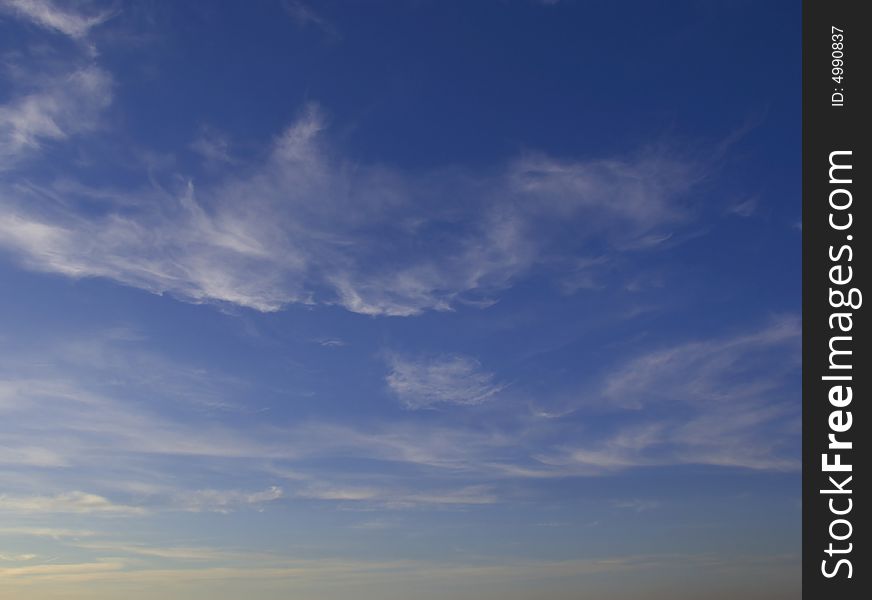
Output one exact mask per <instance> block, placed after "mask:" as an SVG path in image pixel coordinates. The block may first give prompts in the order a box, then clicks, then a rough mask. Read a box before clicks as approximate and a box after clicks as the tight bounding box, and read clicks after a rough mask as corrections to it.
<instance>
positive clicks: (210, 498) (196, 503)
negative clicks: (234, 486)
mask: <svg viewBox="0 0 872 600" xmlns="http://www.w3.org/2000/svg"><path fill="white" fill-rule="evenodd" d="M283 496H284V492H283V491H282V489H281V488H280V487H277V486H271V487H269V488H267V489H265V490H261V491H257V492H249V491H242V490H193V491H188V492H183V493H180V494H178V495H177V496H176V500H175V506H177V507H179V508H181V509H182V510H187V511H190V512H218V513H229V512H233V511H235V510H238V509H240V508H245V507H255V508H257V507H260V506H261V505H263V504H265V503H267V502H272V501H274V500H278V499H280V498H282V497H283Z"/></svg>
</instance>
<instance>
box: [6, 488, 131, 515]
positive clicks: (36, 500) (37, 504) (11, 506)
mask: <svg viewBox="0 0 872 600" xmlns="http://www.w3.org/2000/svg"><path fill="white" fill-rule="evenodd" d="M0 512H12V513H16V514H41V513H75V514H101V515H141V514H145V509H143V508H141V507H138V506H128V505H126V504H116V503H114V502H112V501H111V500H108V499H107V498H104V497H103V496H98V495H96V494H89V493H86V492H80V491H74V492H66V493H63V494H56V495H54V496H14V495H6V494H3V495H0Z"/></svg>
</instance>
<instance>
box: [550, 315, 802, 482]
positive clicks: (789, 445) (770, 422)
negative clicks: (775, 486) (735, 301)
mask: <svg viewBox="0 0 872 600" xmlns="http://www.w3.org/2000/svg"><path fill="white" fill-rule="evenodd" d="M800 333H801V330H800V322H799V320H798V319H796V318H793V317H787V318H782V319H779V320H776V321H775V322H773V323H772V324H771V325H770V326H769V327H767V328H765V329H762V330H760V331H758V332H755V333H751V334H745V335H737V336H733V337H726V338H719V339H712V340H707V341H701V342H691V343H687V344H682V345H678V346H674V347H671V348H666V349H661V350H655V351H652V352H649V353H647V354H643V355H642V356H639V357H637V358H635V359H632V360H630V361H629V362H627V363H626V364H624V365H623V366H622V367H620V368H618V369H617V370H616V371H614V372H612V373H611V374H610V375H609V376H608V377H607V378H606V382H605V384H604V386H603V390H602V392H601V395H600V400H601V401H602V400H604V401H605V405H606V406H611V408H612V409H613V410H618V411H621V412H622V414H621V419H620V421H621V423H622V424H621V425H620V426H618V427H616V428H614V429H612V430H610V431H608V432H607V433H606V434H604V435H601V436H599V439H592V440H591V441H590V442H589V443H587V444H576V445H567V446H565V447H564V448H563V449H562V450H561V451H559V452H544V453H542V454H540V455H538V458H539V460H541V461H542V462H543V463H545V464H548V465H551V466H552V467H553V468H557V469H565V470H566V472H569V473H572V472H576V473H578V474H584V473H590V474H597V473H606V472H610V471H617V470H622V469H627V468H632V467H646V466H648V467H655V466H663V465H677V464H701V465H714V466H724V467H741V468H747V469H760V470H776V471H787V470H796V469H798V468H799V466H800V461H799V459H798V456H797V446H798V439H799V438H798V423H799V414H800V402H799V398H798V396H791V395H790V392H789V391H787V390H789V388H787V387H786V384H787V383H789V382H790V380H791V379H793V380H794V381H796V378H798V372H799V371H798V369H799V364H800V355H799V350H800Z"/></svg>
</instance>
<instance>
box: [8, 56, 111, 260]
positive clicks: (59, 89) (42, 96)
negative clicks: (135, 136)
mask: <svg viewBox="0 0 872 600" xmlns="http://www.w3.org/2000/svg"><path fill="white" fill-rule="evenodd" d="M111 101H112V80H111V77H110V76H109V75H108V74H107V73H106V72H105V71H104V70H102V69H100V68H98V67H96V66H93V65H90V66H85V67H81V68H78V69H75V70H73V71H72V72H68V73H64V74H61V75H58V76H55V77H52V78H50V79H49V80H48V81H41V82H38V83H37V84H36V89H34V90H32V91H30V92H29V93H26V94H24V95H22V96H19V97H17V98H14V99H13V100H11V101H10V102H9V103H7V104H4V105H2V106H0V171H2V170H9V169H10V168H12V167H13V166H14V165H16V164H17V163H19V162H20V161H22V160H24V159H25V158H27V157H31V156H33V155H34V154H36V153H37V152H39V151H40V150H41V148H42V147H43V146H44V145H45V144H47V143H52V142H59V141H62V140H66V139H68V138H70V137H72V136H75V135H79V134H83V133H86V132H89V131H93V130H94V128H95V127H96V126H97V124H98V117H99V115H100V113H101V112H102V111H103V110H104V109H105V108H106V107H107V106H109V104H110V103H111ZM5 193H10V192H9V191H8V190H6V191H5ZM3 222H4V225H2V227H3V229H4V233H3V235H4V236H12V235H16V225H15V222H13V221H10V220H7V218H4V219H3ZM17 225H18V227H21V228H22V230H20V231H18V237H17V241H18V242H19V243H26V240H27V239H31V240H38V239H40V236H41V235H42V234H46V235H50V234H48V231H49V228H48V227H46V226H40V224H38V223H34V222H26V221H22V222H19V223H18V224H17ZM44 241H47V240H44ZM13 243H15V242H13Z"/></svg>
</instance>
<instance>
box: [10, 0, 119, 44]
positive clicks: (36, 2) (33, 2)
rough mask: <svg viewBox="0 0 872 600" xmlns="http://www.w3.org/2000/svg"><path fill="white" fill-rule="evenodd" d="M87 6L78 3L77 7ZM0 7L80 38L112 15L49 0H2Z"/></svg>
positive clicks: (46, 27) (77, 38)
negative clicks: (71, 7) (74, 8)
mask: <svg viewBox="0 0 872 600" xmlns="http://www.w3.org/2000/svg"><path fill="white" fill-rule="evenodd" d="M85 7H87V4H86V3H79V5H78V6H77V8H85ZM0 9H2V10H4V11H5V12H7V13H11V14H13V15H15V16H17V17H20V18H23V19H26V20H27V21H30V22H31V23H33V24H34V25H37V26H39V27H42V28H45V29H48V30H50V31H55V32H57V33H61V34H63V35H66V36H69V37H71V38H73V39H75V40H82V39H84V38H86V37H87V36H88V33H89V32H90V31H91V29H93V28H94V27H96V26H98V25H100V24H101V23H103V22H105V21H106V20H107V19H109V18H110V17H111V16H112V14H113V13H112V12H111V11H107V10H102V11H100V10H96V9H95V10H91V11H89V12H85V11H81V10H78V11H77V10H69V9H68V8H66V7H62V6H61V5H60V4H58V3H56V2H52V1H51V0H2V1H0Z"/></svg>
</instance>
